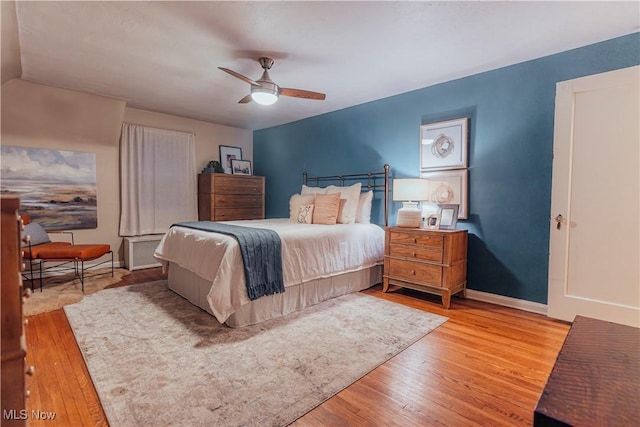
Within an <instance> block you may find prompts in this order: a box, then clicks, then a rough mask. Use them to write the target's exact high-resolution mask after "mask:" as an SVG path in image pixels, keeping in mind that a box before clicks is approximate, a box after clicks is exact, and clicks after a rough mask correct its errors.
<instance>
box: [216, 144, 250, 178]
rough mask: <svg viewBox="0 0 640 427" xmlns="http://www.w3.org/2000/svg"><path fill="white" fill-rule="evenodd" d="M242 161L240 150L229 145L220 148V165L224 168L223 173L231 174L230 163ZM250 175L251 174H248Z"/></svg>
mask: <svg viewBox="0 0 640 427" xmlns="http://www.w3.org/2000/svg"><path fill="white" fill-rule="evenodd" d="M241 159H242V148H240V147H231V146H229V145H221V146H220V163H222V167H223V168H224V173H233V172H232V170H231V161H233V160H241ZM249 175H251V174H249Z"/></svg>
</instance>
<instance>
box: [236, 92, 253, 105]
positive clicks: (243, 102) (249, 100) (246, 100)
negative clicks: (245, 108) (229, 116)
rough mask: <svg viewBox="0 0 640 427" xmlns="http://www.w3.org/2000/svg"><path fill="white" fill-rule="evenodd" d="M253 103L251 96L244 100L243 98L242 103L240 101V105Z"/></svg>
mask: <svg viewBox="0 0 640 427" xmlns="http://www.w3.org/2000/svg"><path fill="white" fill-rule="evenodd" d="M251 101H253V99H252V98H251V94H249V95H247V96H245V97H244V98H242V99H241V100H240V101H238V104H248V103H249V102H251Z"/></svg>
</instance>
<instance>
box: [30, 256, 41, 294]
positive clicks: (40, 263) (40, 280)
mask: <svg viewBox="0 0 640 427" xmlns="http://www.w3.org/2000/svg"><path fill="white" fill-rule="evenodd" d="M31 283H33V282H31ZM40 292H42V260H40Z"/></svg>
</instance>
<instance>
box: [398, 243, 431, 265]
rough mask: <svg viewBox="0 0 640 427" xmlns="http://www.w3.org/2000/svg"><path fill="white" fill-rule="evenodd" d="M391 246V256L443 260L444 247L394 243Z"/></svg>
mask: <svg viewBox="0 0 640 427" xmlns="http://www.w3.org/2000/svg"><path fill="white" fill-rule="evenodd" d="M389 247H390V255H391V256H395V257H404V258H412V259H416V260H422V261H434V262H442V247H438V246H417V245H399V244H394V243H391V244H390V245H389Z"/></svg>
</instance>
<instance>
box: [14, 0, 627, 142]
mask: <svg viewBox="0 0 640 427" xmlns="http://www.w3.org/2000/svg"><path fill="white" fill-rule="evenodd" d="M2 14H3V16H2V39H3V43H2V45H3V46H2V47H3V49H2V82H3V83H4V82H5V81H7V80H8V79H9V78H13V77H21V78H22V79H25V80H29V81H33V82H38V83H43V84H46V85H52V86H57V87H62V88H68V89H74V90H79V91H83V92H90V93H97V94H101V95H106V96H110V97H116V98H122V99H125V100H127V106H129V107H132V108H139V109H144V110H150V111H156V112H162V113H167V114H171V115H176V116H182V117H188V118H193V119H197V120H203V121H207V122H213V123H219V124H223V125H228V126H234V127H240V128H245V129H253V130H255V129H261V128H265V127H270V126H275V125H279V124H284V123H289V122H292V121H296V120H300V119H303V118H307V117H311V116H315V115H319V114H323V113H327V112H330V111H335V110H339V109H343V108H347V107H350V106H353V105H357V104H361V103H365V102H369V101H373V100H376V99H380V98H384V97H388V96H392V95H396V94H400V93H403V92H408V91H411V90H414V89H419V88H423V87H426V86H430V85H434V84H437V83H441V82H445V81H449V80H453V79H457V78H460V77H464V76H468V75H472V74H476V73H479V72H483V71H488V70H491V69H495V68H499V67H503V66H506V65H510V64H515V63H519V62H523V61H526V60H530V59H533V58H538V57H541V56H546V55H550V54H553V53H557V52H561V51H564V50H568V49H572V48H576V47H580V46H584V45H587V44H591V43H595V42H599V41H603V40H607V39H611V38H614V37H618V36H622V35H625V34H629V33H632V32H636V31H638V30H640V3H639V2H637V1H628V2H611V1H605V2H591V1H590V2H573V1H572V2H515V1H514V2H482V1H480V2H437V1H428V2H409V1H406V2H405V1H402V2H365V1H359V2H310V1H304V2H140V1H136V2H115V1H114V2H98V1H88V2H76V1H71V2H63V1H43V2H37V1H24V2H16V3H15V4H14V3H13V2H8V1H2ZM265 55H266V56H270V57H272V58H273V59H275V64H274V66H273V68H272V69H271V71H270V74H271V78H272V79H273V80H274V81H275V82H276V83H277V84H279V85H280V86H282V87H289V88H298V89H306V90H311V91H316V92H323V93H326V95H327V99H326V100H325V101H316V100H306V99H298V98H291V97H280V100H279V101H278V102H277V103H276V104H275V105H272V106H261V105H257V104H255V103H250V104H238V100H240V99H241V98H242V97H244V96H245V95H247V94H248V93H249V84H247V83H244V82H243V81H241V80H239V79H236V78H234V77H232V76H230V75H229V74H226V73H224V72H222V71H220V70H218V69H217V67H226V68H230V69H232V70H234V71H237V72H239V73H241V74H243V75H245V76H247V77H249V78H251V79H254V80H257V79H258V78H259V77H260V75H261V71H262V70H261V68H260V66H259V64H258V62H257V61H256V60H257V58H259V57H260V56H265Z"/></svg>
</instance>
